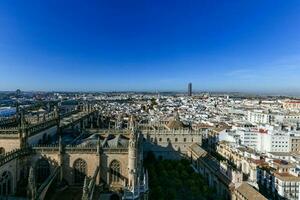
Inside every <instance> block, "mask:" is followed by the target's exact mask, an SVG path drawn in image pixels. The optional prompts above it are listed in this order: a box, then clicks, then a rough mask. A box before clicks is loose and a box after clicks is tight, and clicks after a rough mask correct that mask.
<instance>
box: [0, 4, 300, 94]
mask: <svg viewBox="0 0 300 200" xmlns="http://www.w3.org/2000/svg"><path fill="white" fill-rule="evenodd" d="M299 74H300V1H298V0H289V1H282V0H270V1H264V0H251V1H244V0H240V1H229V0H228V1H221V0H219V1H216V0H194V1H189V0H184V1H183V0H181V1H177V0H149V1H143V0H137V1H132V0H126V1H124V0H119V1H118V0H105V1H104V0H103V1H102V0H95V1H92V0H90V1H77V0H72V1H67V0H66V1H61V0H51V1H50V0H49V1H47V0H44V1H40V0H36V1H34V0H28V1H23V0H19V1H18V0H10V1H5V0H0V90H16V89H17V88H20V89H21V90H47V91H49V90H50V91H52V90H64V91H66V90H67V91H76V90H81V91H82V90H83V91H112V90H113V91H116V90H117V91H119V90H138V91H141V90H147V91H149V90H150V91H164V90H168V91H169V90H175V91H180V90H186V88H187V83H188V82H193V86H194V88H195V90H199V91H202V90H208V91H245V92H274V93H285V92H289V93H293V92H295V93H299V91H300V78H299Z"/></svg>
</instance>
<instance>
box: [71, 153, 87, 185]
mask: <svg viewBox="0 0 300 200" xmlns="http://www.w3.org/2000/svg"><path fill="white" fill-rule="evenodd" d="M73 168H74V182H75V183H76V184H83V182H84V178H85V176H86V170H87V164H86V162H85V161H84V160H82V159H80V158H79V159H77V160H76V161H75V162H74V164H73Z"/></svg>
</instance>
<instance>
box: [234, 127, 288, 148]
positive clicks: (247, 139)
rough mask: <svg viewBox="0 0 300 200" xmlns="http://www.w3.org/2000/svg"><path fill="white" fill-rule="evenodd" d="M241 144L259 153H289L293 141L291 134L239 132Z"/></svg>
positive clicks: (255, 130) (255, 131)
mask: <svg viewBox="0 0 300 200" xmlns="http://www.w3.org/2000/svg"><path fill="white" fill-rule="evenodd" d="M237 134H238V135H240V143H241V144H242V145H244V146H247V147H250V148H253V149H255V150H257V151H259V152H264V153H265V152H289V151H290V146H291V144H290V143H291V140H290V135H289V134H283V133H276V134H272V133H270V132H268V131H266V130H263V129H256V128H250V129H242V130H238V131H237Z"/></svg>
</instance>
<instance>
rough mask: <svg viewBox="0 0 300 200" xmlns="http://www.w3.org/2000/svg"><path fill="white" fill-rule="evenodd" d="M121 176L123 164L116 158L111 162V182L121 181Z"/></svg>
mask: <svg viewBox="0 0 300 200" xmlns="http://www.w3.org/2000/svg"><path fill="white" fill-rule="evenodd" d="M120 178H121V165H120V162H119V161H117V160H114V161H112V162H111V163H110V180H111V183H118V182H120Z"/></svg>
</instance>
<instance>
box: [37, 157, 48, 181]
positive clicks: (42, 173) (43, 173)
mask: <svg viewBox="0 0 300 200" xmlns="http://www.w3.org/2000/svg"><path fill="white" fill-rule="evenodd" d="M49 175H50V164H49V162H48V160H46V159H44V158H41V159H39V160H38V161H37V163H36V181H37V183H38V184H41V183H43V182H44V181H45V180H46V179H47V178H48V177H49Z"/></svg>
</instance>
